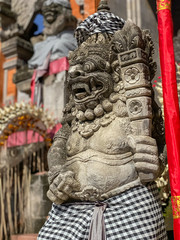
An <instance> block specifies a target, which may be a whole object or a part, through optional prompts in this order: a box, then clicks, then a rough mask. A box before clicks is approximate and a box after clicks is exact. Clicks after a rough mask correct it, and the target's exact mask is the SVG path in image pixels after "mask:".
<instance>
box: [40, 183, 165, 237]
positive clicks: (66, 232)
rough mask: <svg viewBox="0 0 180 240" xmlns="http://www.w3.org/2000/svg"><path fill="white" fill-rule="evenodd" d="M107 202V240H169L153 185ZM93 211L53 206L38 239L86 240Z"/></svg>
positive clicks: (88, 207) (85, 207) (83, 206)
mask: <svg viewBox="0 0 180 240" xmlns="http://www.w3.org/2000/svg"><path fill="white" fill-rule="evenodd" d="M104 202H105V203H107V207H106V210H105V212H104V220H105V228H106V239H107V240H120V239H122V240H123V239H124V240H150V239H152V240H167V236H166V231H165V227H164V219H163V217H162V212H161V207H160V205H159V195H158V189H157V188H156V185H155V184H154V183H153V184H149V185H147V186H146V187H145V186H138V187H135V188H132V189H130V190H128V191H126V192H124V193H122V194H120V195H118V196H115V197H112V198H110V199H108V200H106V201H104ZM93 211H94V205H93V204H90V205H89V204H88V203H87V204H86V203H81V204H78V203H75V204H63V205H55V204H53V206H52V209H51V211H50V213H49V218H48V220H47V221H46V223H45V224H44V226H43V227H42V229H41V231H40V232H39V236H38V240H46V239H48V240H87V239H88V236H89V229H90V223H91V217H92V215H93ZM97 240H99V239H97Z"/></svg>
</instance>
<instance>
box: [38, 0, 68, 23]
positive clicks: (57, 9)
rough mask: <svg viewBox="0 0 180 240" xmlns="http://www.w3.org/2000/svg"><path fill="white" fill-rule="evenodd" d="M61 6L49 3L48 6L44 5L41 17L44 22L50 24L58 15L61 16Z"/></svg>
mask: <svg viewBox="0 0 180 240" xmlns="http://www.w3.org/2000/svg"><path fill="white" fill-rule="evenodd" d="M62 8H63V7H62V6H61V5H59V4H54V3H51V4H50V5H44V6H43V8H42V12H43V16H44V18H45V20H46V21H47V22H48V23H49V24H51V23H53V22H54V21H55V20H56V19H57V17H58V16H59V15H63V11H62Z"/></svg>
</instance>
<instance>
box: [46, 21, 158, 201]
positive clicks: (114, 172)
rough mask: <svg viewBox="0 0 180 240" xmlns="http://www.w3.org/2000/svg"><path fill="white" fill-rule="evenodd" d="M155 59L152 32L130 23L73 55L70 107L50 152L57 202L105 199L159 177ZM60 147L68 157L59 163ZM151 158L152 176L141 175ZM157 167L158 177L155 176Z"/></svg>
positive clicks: (93, 39)
mask: <svg viewBox="0 0 180 240" xmlns="http://www.w3.org/2000/svg"><path fill="white" fill-rule="evenodd" d="M152 53H153V45H152V41H150V36H149V35H148V34H147V32H145V31H144V32H143V31H141V30H140V29H139V28H138V27H137V26H136V25H134V24H133V23H131V22H127V23H126V24H125V26H124V28H123V30H122V31H117V32H116V33H115V34H114V36H113V35H111V34H110V35H108V34H101V33H98V34H95V35H92V36H90V37H89V38H88V39H87V40H86V41H84V42H83V43H82V44H81V45H80V46H79V48H78V49H76V50H75V51H74V52H71V53H70V54H69V60H70V69H69V77H68V88H69V92H70V95H71V96H70V101H69V103H68V104H67V105H66V107H65V110H64V125H63V129H62V130H61V132H59V133H58V135H57V138H56V139H55V141H54V144H53V146H52V148H51V150H50V153H49V164H50V166H53V167H51V168H50V171H49V179H50V189H49V191H48V197H49V198H50V199H51V200H52V201H53V202H56V203H62V202H64V201H66V200H68V199H72V198H73V199H76V200H83V201H97V200H103V199H107V198H109V197H111V196H114V195H116V194H119V193H121V192H122V191H125V190H127V189H129V188H131V187H133V186H137V185H139V184H141V183H144V182H148V181H152V180H153V179H155V178H156V177H157V175H158V173H159V160H158V150H157V145H156V141H155V139H153V138H151V135H152V113H153V111H152V102H153V100H152V98H151V97H152V91H151V84H150V81H151V78H152V76H153V74H154V72H155V69H154V67H155V64H154V63H153V61H152ZM67 129H68V134H67V135H66V137H61V134H63V132H64V131H65V132H66V131H67ZM60 148H63V149H66V153H65V155H64V154H63V158H61V157H60V158H59V160H58V158H57V157H55V156H56V154H55V152H57V151H59V150H58V149H60ZM144 154H145V155H146V159H145V160H144V161H145V162H146V166H147V172H148V174H145V173H144V172H143V171H142V166H141V163H142V162H143V159H144ZM60 159H61V160H60ZM140 159H141V160H140ZM139 160H140V162H138V161H139ZM59 161H60V162H59ZM152 163H153V164H154V165H153V169H154V173H155V174H153V173H152V172H151V173H150V172H149V170H148V166H149V164H152ZM155 169H156V170H155ZM62 183H63V184H62ZM57 186H58V194H56V190H55V189H57ZM70 186H71V188H70ZM66 189H68V190H66Z"/></svg>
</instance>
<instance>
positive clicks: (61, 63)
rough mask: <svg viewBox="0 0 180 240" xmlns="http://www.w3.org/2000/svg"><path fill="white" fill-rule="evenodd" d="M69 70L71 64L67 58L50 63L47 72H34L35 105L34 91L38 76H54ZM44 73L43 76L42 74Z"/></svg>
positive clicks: (32, 83)
mask: <svg viewBox="0 0 180 240" xmlns="http://www.w3.org/2000/svg"><path fill="white" fill-rule="evenodd" d="M68 69H69V62H68V59H67V57H62V58H60V59H57V60H54V61H52V62H50V63H49V67H48V69H47V70H38V69H36V70H34V73H33V76H32V79H31V102H32V103H33V100H34V89H35V79H36V76H37V74H38V75H40V76H44V75H47V76H48V75H52V74H56V73H59V72H62V71H68ZM41 73H42V74H41Z"/></svg>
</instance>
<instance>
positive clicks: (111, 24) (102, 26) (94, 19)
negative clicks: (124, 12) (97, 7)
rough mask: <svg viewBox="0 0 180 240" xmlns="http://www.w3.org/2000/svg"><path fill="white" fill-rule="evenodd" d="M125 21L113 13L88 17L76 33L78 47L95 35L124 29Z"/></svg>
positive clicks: (95, 14)
mask: <svg viewBox="0 0 180 240" xmlns="http://www.w3.org/2000/svg"><path fill="white" fill-rule="evenodd" d="M124 24H125V21H124V20H123V19H122V18H119V17H118V16H116V15H114V14H113V13H111V12H106V11H102V12H97V13H94V14H92V15H90V16H89V17H87V18H86V19H85V20H84V21H83V22H82V23H81V24H80V25H79V26H78V27H77V28H76V31H75V38H76V40H77V42H78V45H80V44H81V43H83V42H84V41H86V39H87V38H88V37H89V36H91V35H93V34H95V33H104V32H106V33H109V34H114V32H116V31H118V30H120V29H122V28H123V26H124Z"/></svg>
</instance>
